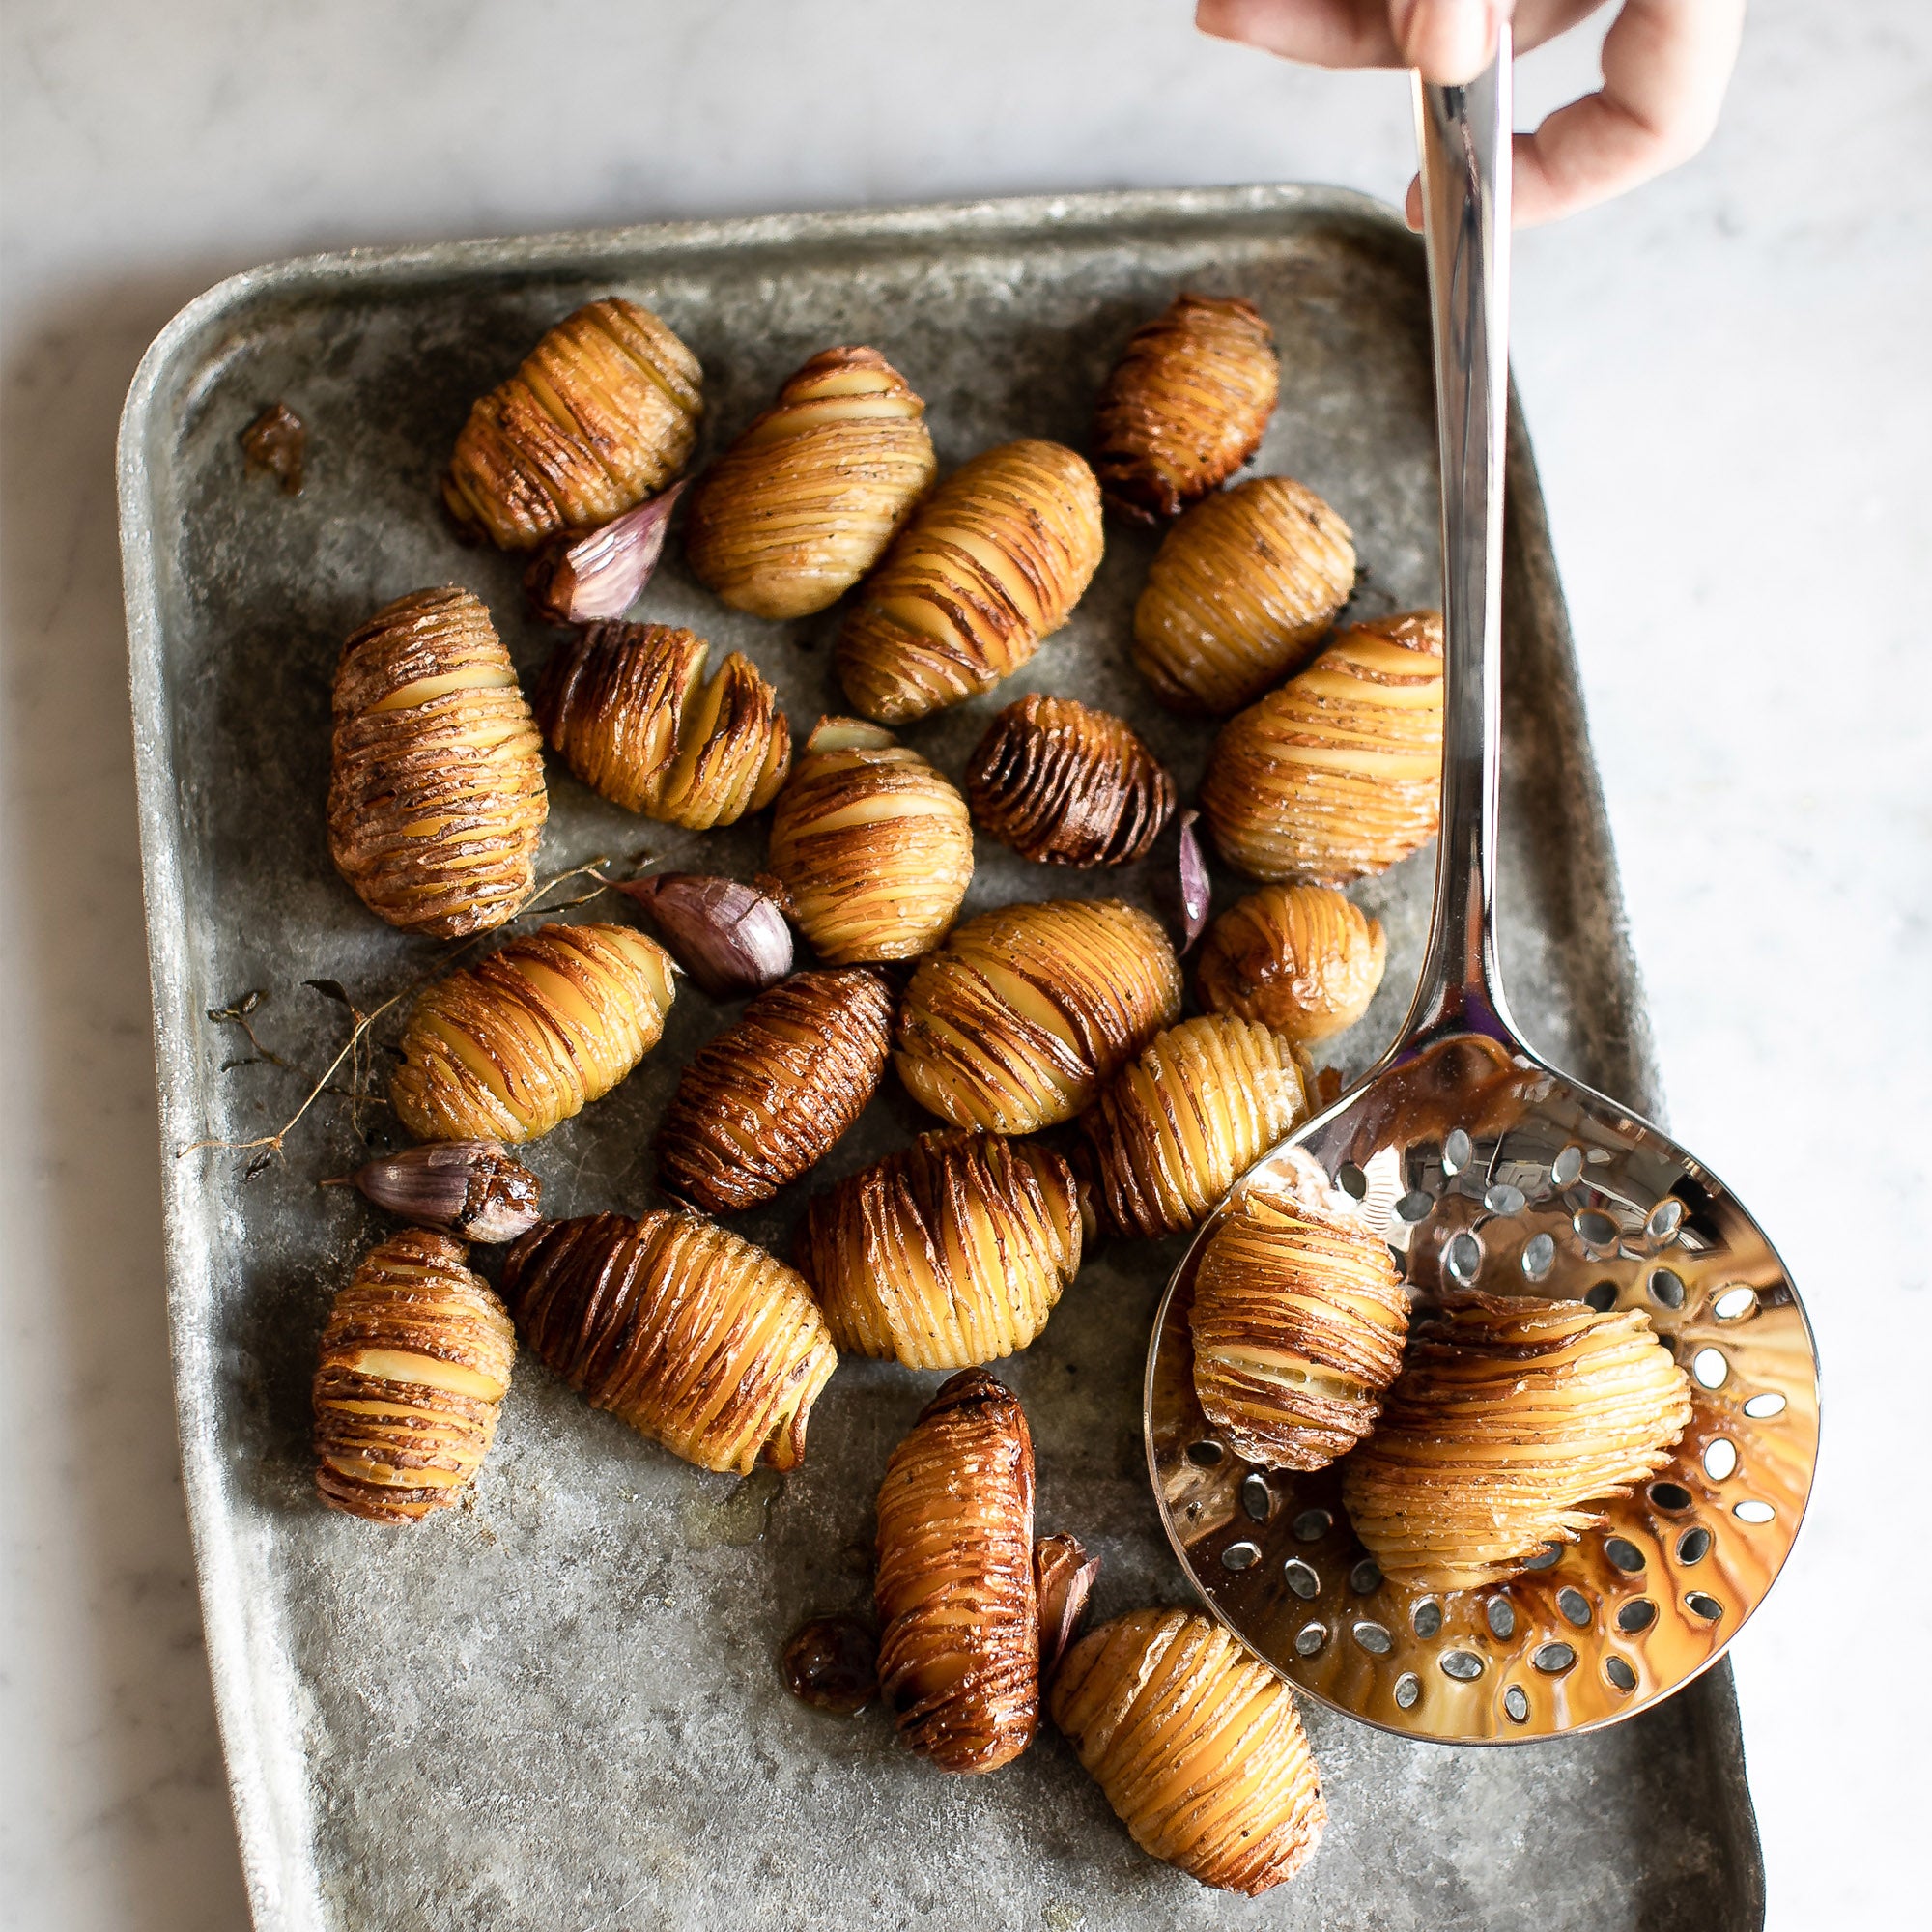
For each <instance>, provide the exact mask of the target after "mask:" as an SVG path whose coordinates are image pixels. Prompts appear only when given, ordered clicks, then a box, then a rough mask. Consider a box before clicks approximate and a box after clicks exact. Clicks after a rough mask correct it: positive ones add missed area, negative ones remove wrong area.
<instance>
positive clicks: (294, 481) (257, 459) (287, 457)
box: [241, 403, 308, 497]
mask: <svg viewBox="0 0 1932 1932" xmlns="http://www.w3.org/2000/svg"><path fill="white" fill-rule="evenodd" d="M307 448H308V426H307V425H306V424H305V423H304V422H303V421H302V419H301V417H300V416H298V415H297V414H296V412H295V411H293V410H292V409H290V408H289V406H288V404H286V403H270V405H269V407H268V408H267V409H266V410H264V411H263V412H262V413H261V414H260V415H258V416H257V417H256V418H255V420H254V421H253V422H251V423H250V424H249V425H248V427H247V428H246V429H244V430H243V431H242V432H241V454H242V456H243V457H244V458H245V459H246V460H247V465H248V474H249V475H250V476H272V477H273V478H274V479H275V481H276V482H277V483H279V484H280V485H281V486H282V495H283V496H285V497H293V496H295V495H296V493H297V492H298V490H300V488H301V486H302V456H303V453H304V452H305V451H306V450H307Z"/></svg>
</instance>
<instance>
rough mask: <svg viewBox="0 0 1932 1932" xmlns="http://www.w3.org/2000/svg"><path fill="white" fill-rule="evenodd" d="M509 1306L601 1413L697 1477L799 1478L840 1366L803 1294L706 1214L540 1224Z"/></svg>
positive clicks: (510, 1285) (511, 1267)
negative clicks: (761, 1473)
mask: <svg viewBox="0 0 1932 1932" xmlns="http://www.w3.org/2000/svg"><path fill="white" fill-rule="evenodd" d="M503 1299H504V1300H505V1301H507V1302H508V1303H509V1305H510V1312H511V1314H512V1315H514V1316H515V1317H516V1321H517V1330H518V1332H519V1333H520V1334H521V1335H522V1336H523V1338H524V1340H525V1341H526V1342H527V1343H528V1344H529V1346H530V1347H531V1348H532V1349H534V1350H536V1352H537V1354H538V1355H539V1356H540V1357H541V1358H542V1359H543V1361H544V1362H545V1363H546V1364H547V1365H548V1366H549V1367H550V1368H551V1369H552V1370H554V1372H555V1373H556V1374H557V1375H559V1376H561V1377H562V1378H563V1379H564V1380H565V1381H567V1382H568V1383H569V1384H570V1386H571V1387H572V1388H574V1389H577V1390H579V1391H580V1392H581V1393H582V1394H583V1395H584V1396H586V1397H587V1398H588V1399H589V1402H590V1406H592V1407H593V1408H608V1409H609V1410H610V1411H611V1414H613V1415H615V1416H618V1417H620V1418H621V1419H622V1420H623V1421H625V1422H628V1423H629V1424H630V1425H631V1427H632V1428H633V1429H635V1430H636V1431H637V1432H638V1433H639V1435H646V1436H648V1437H649V1438H650V1439H651V1440H652V1441H653V1442H661V1443H663V1445H664V1446H665V1447H666V1448H667V1449H668V1450H669V1451H670V1452H671V1453H672V1454H673V1455H676V1456H682V1457H683V1458H684V1460H685V1461H686V1462H687V1463H696V1464H697V1466H698V1467H699V1468H701V1469H716V1470H721V1471H723V1470H730V1471H734V1472H735V1473H736V1474H738V1475H740V1476H743V1475H749V1474H750V1473H751V1470H752V1468H753V1465H754V1464H755V1463H757V1462H758V1461H759V1460H760V1459H761V1458H762V1459H763V1461H765V1462H766V1463H770V1464H771V1465H772V1467H773V1468H775V1469H792V1468H796V1467H797V1466H798V1464H799V1463H800V1462H801V1461H803V1460H804V1457H805V1432H806V1424H807V1423H808V1421H809V1420H810V1415H811V1405H812V1404H813V1403H814V1402H816V1401H817V1400H818V1393H819V1391H820V1390H821V1389H822V1388H824V1386H825V1384H826V1382H827V1381H828V1380H829V1379H830V1378H831V1376H832V1371H833V1369H834V1368H835V1367H836V1366H837V1365H838V1356H837V1354H836V1353H835V1352H834V1350H833V1347H832V1338H831V1336H830V1335H828V1334H827V1333H826V1329H825V1321H824V1318H823V1317H822V1316H821V1315H820V1314H819V1312H818V1308H817V1304H816V1303H814V1302H813V1300H812V1298H811V1296H810V1293H808V1292H807V1289H806V1286H805V1284H804V1282H802V1281H800V1280H799V1278H798V1276H797V1275H795V1274H794V1273H793V1272H792V1271H791V1269H790V1268H788V1267H786V1266H785V1265H784V1264H783V1263H782V1262H779V1261H776V1260H774V1259H773V1258H772V1257H771V1256H770V1255H768V1254H766V1252H765V1251H764V1249H762V1248H758V1247H753V1245H752V1243H751V1242H750V1241H747V1240H742V1239H740V1237H739V1236H736V1235H733V1234H730V1233H728V1232H727V1231H726V1230H725V1229H723V1228H721V1227H719V1226H718V1225H717V1224H716V1223H715V1222H712V1221H707V1220H704V1219H703V1218H702V1217H701V1216H699V1215H696V1214H674V1213H667V1212H665V1211H664V1210H662V1209H659V1210H657V1211H655V1212H652V1213H649V1214H645V1215H643V1216H641V1217H640V1218H639V1219H638V1220H635V1221H633V1220H631V1219H629V1218H628V1217H627V1216H625V1215H622V1214H593V1215H590V1216H588V1217H586V1218H584V1219H582V1220H577V1221H547V1222H544V1223H543V1224H542V1225H541V1226H539V1227H536V1228H533V1229H531V1231H530V1232H529V1233H528V1234H527V1235H526V1236H524V1237H523V1238H522V1240H520V1241H519V1242H518V1243H517V1244H516V1246H515V1247H513V1248H512V1249H511V1250H510V1253H509V1258H508V1260H507V1261H506V1262H505V1264H504V1268H503Z"/></svg>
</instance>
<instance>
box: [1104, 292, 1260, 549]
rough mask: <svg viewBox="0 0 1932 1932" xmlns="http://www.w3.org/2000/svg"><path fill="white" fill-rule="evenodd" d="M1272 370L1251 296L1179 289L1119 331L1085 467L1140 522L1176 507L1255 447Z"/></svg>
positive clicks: (1173, 512)
mask: <svg viewBox="0 0 1932 1932" xmlns="http://www.w3.org/2000/svg"><path fill="white" fill-rule="evenodd" d="M1280 382H1281V370H1280V366H1279V365H1278V364H1277V362H1276V360H1275V354H1274V333H1273V331H1272V330H1271V329H1270V328H1269V327H1268V326H1267V324H1266V323H1265V322H1264V321H1263V320H1262V316H1261V311H1260V310H1259V309H1257V308H1256V307H1255V306H1254V304H1253V303H1252V302H1245V301H1241V300H1240V299H1238V298H1233V297H1230V298H1220V297H1215V296H1197V295H1179V296H1177V297H1176V298H1174V300H1173V301H1172V302H1171V303H1169V304H1168V307H1167V309H1166V310H1165V311H1164V312H1163V313H1162V314H1160V315H1158V316H1156V317H1155V318H1154V320H1153V321H1151V322H1150V323H1144V324H1143V325H1142V326H1141V327H1139V328H1137V329H1135V330H1134V332H1133V334H1132V335H1131V336H1130V337H1129V338H1128V341H1127V346H1126V349H1125V351H1124V352H1123V354H1122V356H1121V359H1120V361H1119V362H1117V363H1116V364H1115V365H1114V372H1113V374H1112V375H1111V376H1109V377H1108V378H1107V381H1106V384H1105V386H1104V387H1103V388H1102V389H1101V391H1100V399H1099V402H1098V404H1097V405H1096V407H1095V409H1094V474H1095V475H1096V476H1098V478H1099V479H1100V489H1101V491H1102V493H1103V494H1104V495H1105V497H1106V499H1107V501H1108V502H1109V503H1110V504H1112V505H1113V507H1114V508H1115V509H1117V510H1119V511H1120V512H1121V513H1122V515H1124V516H1128V517H1132V518H1134V519H1135V520H1136V521H1138V522H1140V523H1144V524H1151V523H1153V522H1155V521H1156V520H1157V519H1158V518H1161V517H1174V516H1179V514H1180V512H1181V511H1182V510H1184V509H1185V508H1186V507H1187V505H1188V504H1189V503H1191V502H1193V501H1194V500H1195V499H1196V498H1197V497H1205V496H1206V495H1207V494H1208V491H1210V490H1212V489H1215V488H1217V487H1218V486H1219V485H1221V484H1222V483H1225V482H1226V481H1227V480H1228V478H1229V477H1230V476H1232V475H1233V474H1234V473H1235V471H1236V469H1239V468H1240V467H1241V465H1242V464H1244V463H1245V462H1246V461H1247V460H1248V458H1249V457H1251V456H1252V455H1253V454H1254V453H1255V451H1256V450H1257V449H1259V448H1260V447H1261V440H1262V433H1263V431H1264V430H1265V429H1266V428H1267V420H1268V417H1269V416H1270V415H1271V414H1273V412H1274V403H1275V394H1276V391H1277V389H1278V388H1279V386H1280Z"/></svg>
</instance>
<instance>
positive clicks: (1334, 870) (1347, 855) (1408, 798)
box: [1201, 611, 1442, 886]
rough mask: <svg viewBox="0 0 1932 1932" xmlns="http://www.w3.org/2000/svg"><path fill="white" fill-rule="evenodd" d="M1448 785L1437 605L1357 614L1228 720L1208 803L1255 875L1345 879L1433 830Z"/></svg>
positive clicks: (1222, 836) (1212, 827)
mask: <svg viewBox="0 0 1932 1932" xmlns="http://www.w3.org/2000/svg"><path fill="white" fill-rule="evenodd" d="M1441 793H1442V619H1441V618H1440V617H1439V616H1437V615H1436V613H1435V611H1411V612H1410V613H1409V614H1408V615H1407V616H1405V617H1386V618H1383V619H1381V620H1379V621H1378V622H1377V623H1373V624H1351V625H1350V627H1349V629H1348V630H1346V631H1344V632H1343V633H1342V635H1341V636H1340V637H1339V638H1338V639H1336V640H1335V641H1334V643H1332V644H1330V645H1329V647H1328V648H1327V649H1326V650H1325V651H1323V652H1322V653H1321V656H1320V657H1319V658H1317V659H1316V660H1315V662H1314V663H1313V664H1312V665H1310V666H1309V667H1308V668H1307V669H1306V670H1304V671H1302V672H1301V673H1300V674H1299V675H1298V676H1295V677H1292V678H1290V679H1289V681H1288V682H1287V683H1286V684H1285V685H1283V686H1282V688H1281V689H1280V690H1279V691H1271V692H1269V694H1268V695H1267V696H1265V697H1264V698H1263V699H1262V700H1261V701H1260V702H1259V703H1257V704H1251V705H1250V706H1249V707H1248V708H1247V710H1245V711H1243V712H1241V713H1240V714H1239V715H1238V716H1237V717H1234V718H1231V719H1229V721H1228V722H1227V724H1225V725H1222V727H1221V731H1220V735H1219V736H1218V737H1217V738H1216V739H1215V740H1214V748H1213V750H1212V751H1211V752H1210V753H1208V775H1207V777H1206V778H1205V779H1203V781H1202V782H1201V811H1202V815H1203V816H1204V817H1205V818H1206V819H1207V821H1208V830H1209V831H1210V832H1211V833H1212V834H1213V835H1214V843H1215V844H1216V845H1217V846H1219V847H1220V851H1221V856H1222V858H1224V859H1225V860H1227V862H1228V863H1229V865H1231V866H1233V867H1236V868H1237V869H1238V870H1240V871H1243V872H1246V873H1247V874H1248V876H1249V877H1250V878H1255V879H1297V880H1301V881H1303V882H1305V883H1308V884H1312V885H1328V886H1335V885H1345V884H1347V883H1348V881H1349V880H1350V879H1359V878H1362V877H1364V876H1365V875H1367V874H1368V873H1371V872H1385V871H1387V870H1388V868H1389V867H1391V866H1393V865H1394V864H1395V863H1396V861H1397V860H1398V859H1406V858H1407V856H1408V855H1409V854H1410V853H1411V852H1413V851H1414V850H1415V849H1416V848H1417V847H1418V846H1420V845H1423V844H1426V843H1427V842H1428V841H1429V840H1430V839H1431V838H1434V837H1435V820H1436V812H1437V808H1438V806H1439V805H1440V802H1441Z"/></svg>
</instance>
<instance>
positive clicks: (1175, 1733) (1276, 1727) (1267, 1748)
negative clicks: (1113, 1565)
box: [1048, 1610, 1328, 1898]
mask: <svg viewBox="0 0 1932 1932" xmlns="http://www.w3.org/2000/svg"><path fill="white" fill-rule="evenodd" d="M1048 1708H1049V1710H1050V1711H1051V1712H1052V1715H1053V1721H1054V1722H1055V1723H1056V1724H1058V1725H1059V1726H1060V1728H1061V1730H1062V1731H1064V1732H1065V1735H1066V1739H1067V1742H1068V1743H1069V1744H1071V1745H1072V1747H1073V1748H1074V1751H1075V1752H1076V1753H1077V1755H1078V1756H1079V1759H1080V1762H1081V1763H1082V1764H1083V1765H1085V1766H1086V1767H1087V1770H1088V1773H1089V1774H1090V1775H1091V1776H1092V1777H1093V1779H1094V1782H1095V1783H1096V1784H1097V1785H1099V1787H1100V1789H1101V1790H1102V1791H1103V1792H1105V1793H1106V1795H1107V1803H1108V1804H1111V1805H1112V1806H1113V1807H1114V1810H1115V1812H1116V1813H1117V1814H1118V1816H1119V1817H1120V1819H1121V1822H1122V1824H1123V1825H1125V1826H1126V1828H1127V1830H1128V1831H1129V1832H1130V1833H1132V1834H1133V1840H1134V1843H1135V1844H1137V1845H1138V1846H1140V1848H1141V1850H1142V1851H1144V1852H1147V1853H1149V1854H1150V1855H1151V1857H1153V1858H1156V1859H1162V1860H1164V1861H1166V1862H1167V1863H1169V1864H1171V1865H1179V1868H1180V1869H1181V1870H1182V1871H1184V1872H1185V1873H1186V1874H1187V1875H1188V1876H1189V1877H1190V1878H1196V1879H1199V1880H1200V1881H1201V1883H1202V1884H1203V1885H1211V1886H1215V1887H1218V1888H1219V1889H1221V1890H1223V1891H1244V1892H1246V1893H1247V1894H1248V1896H1249V1897H1250V1898H1252V1897H1254V1896H1255V1895H1256V1894H1257V1893H1258V1892H1264V1891H1266V1890H1267V1889H1268V1888H1269V1887H1270V1886H1276V1885H1280V1884H1281V1883H1282V1881H1283V1880H1284V1879H1291V1878H1293V1876H1294V1875H1295V1873H1296V1872H1298V1871H1299V1870H1300V1869H1301V1867H1302V1866H1303V1865H1304V1864H1306V1863H1307V1862H1308V1861H1309V1860H1310V1859H1311V1858H1312V1857H1313V1856H1314V1854H1315V1849H1316V1847H1317V1846H1318V1845H1319V1844H1320V1843H1321V1830H1322V1827H1323V1826H1324V1825H1325V1824H1326V1823H1327V1821H1328V1811H1327V1806H1326V1805H1325V1804H1323V1803H1322V1801H1321V1777H1320V1775H1319V1774H1318V1772H1317V1771H1316V1768H1315V1760H1314V1758H1313V1757H1312V1756H1311V1755H1310V1753H1309V1749H1308V1740H1307V1738H1306V1737H1305V1736H1304V1735H1303V1733H1302V1729H1301V1719H1300V1718H1299V1717H1298V1716H1297V1715H1296V1714H1295V1709H1294V1697H1293V1692H1291V1691H1290V1690H1289V1688H1288V1686H1287V1684H1286V1683H1285V1682H1284V1681H1283V1680H1282V1679H1281V1678H1280V1677H1278V1676H1277V1675H1276V1674H1275V1673H1274V1672H1273V1671H1272V1670H1270V1669H1269V1668H1268V1667H1267V1665H1266V1664H1264V1663H1262V1662H1258V1661H1257V1660H1256V1659H1255V1658H1254V1657H1252V1656H1250V1655H1249V1653H1248V1652H1247V1651H1246V1650H1244V1649H1243V1648H1242V1646H1241V1644H1240V1642H1239V1641H1238V1640H1237V1639H1236V1638H1235V1637H1233V1636H1231V1635H1230V1634H1228V1633H1227V1632H1226V1631H1224V1630H1223V1629H1221V1628H1220V1626H1219V1625H1218V1624H1215V1623H1213V1622H1211V1621H1210V1620H1209V1619H1208V1618H1207V1617H1205V1616H1200V1615H1198V1614H1196V1613H1195V1612H1193V1611H1191V1610H1135V1611H1133V1612H1131V1613H1130V1614H1129V1615H1127V1616H1124V1617H1116V1618H1115V1619H1114V1620H1113V1621H1112V1622H1111V1623H1105V1624H1101V1625H1100V1626H1099V1627H1098V1628H1097V1629H1096V1630H1094V1631H1090V1632H1089V1633H1088V1634H1087V1635H1086V1636H1084V1637H1082V1638H1081V1640H1080V1641H1079V1642H1078V1643H1076V1644H1075V1645H1074V1646H1073V1648H1072V1649H1071V1650H1070V1651H1069V1652H1068V1653H1067V1654H1066V1657H1065V1661H1064V1662H1062V1664H1061V1666H1060V1670H1059V1673H1058V1675H1057V1676H1056V1677H1055V1678H1054V1681H1053V1688H1052V1690H1051V1693H1050V1695H1049V1699H1048Z"/></svg>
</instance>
